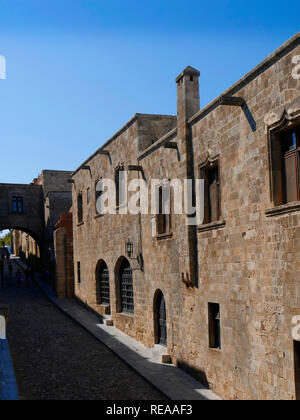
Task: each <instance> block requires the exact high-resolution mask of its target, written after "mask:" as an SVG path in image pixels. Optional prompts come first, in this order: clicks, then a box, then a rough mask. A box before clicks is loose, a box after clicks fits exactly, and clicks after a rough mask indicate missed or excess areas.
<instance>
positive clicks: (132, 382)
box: [0, 262, 164, 400]
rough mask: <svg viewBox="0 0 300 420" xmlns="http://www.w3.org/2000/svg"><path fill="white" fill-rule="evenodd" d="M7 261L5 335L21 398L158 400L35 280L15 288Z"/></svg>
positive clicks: (153, 391)
mask: <svg viewBox="0 0 300 420" xmlns="http://www.w3.org/2000/svg"><path fill="white" fill-rule="evenodd" d="M12 264H13V273H12V276H10V277H9V275H8V268H7V262H5V271H4V280H3V289H2V291H1V295H0V297H1V300H2V301H3V302H4V303H7V304H9V305H10V306H11V317H10V324H9V326H8V331H7V335H8V340H9V344H10V349H11V353H12V359H13V363H14V367H15V372H16V377H17V382H18V386H19V391H20V398H21V399H22V400H162V399H164V396H163V395H162V394H161V393H160V392H159V391H157V390H156V389H155V388H154V387H152V385H150V384H149V383H148V382H147V381H146V380H144V379H143V378H142V377H141V376H140V375H138V374H137V373H136V372H134V371H133V370H132V369H131V368H130V367H128V366H127V365H126V364H125V363H124V362H123V361H121V360H120V359H119V358H118V357H117V356H115V355H114V354H113V353H112V352H111V351H110V350H109V349H107V348H106V347H105V346H104V345H103V344H101V343H100V342H99V341H98V340H96V339H95V338H93V337H92V336H91V335H90V334H89V333H88V332H87V331H85V330H84V329H83V328H82V327H81V326H79V325H78V324H76V323H75V322H73V321H72V320H71V319H70V318H69V317H68V316H67V315H65V314H64V313H62V312H61V311H60V310H59V309H57V308H56V307H55V306H54V305H53V304H52V303H50V302H49V301H48V300H47V298H46V297H45V296H44V295H43V294H42V292H41V291H40V289H39V288H38V287H37V285H36V284H31V285H30V287H28V288H27V287H26V286H25V284H24V282H23V281H22V284H21V287H20V288H18V287H17V284H16V280H15V275H16V270H17V265H16V263H15V262H12Z"/></svg>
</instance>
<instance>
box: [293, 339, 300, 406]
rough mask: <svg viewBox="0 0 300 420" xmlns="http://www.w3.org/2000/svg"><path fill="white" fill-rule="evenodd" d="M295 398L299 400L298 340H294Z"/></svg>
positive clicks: (299, 344)
mask: <svg viewBox="0 0 300 420" xmlns="http://www.w3.org/2000/svg"><path fill="white" fill-rule="evenodd" d="M294 360H295V362H294V363H295V386H296V400H297V401H300V341H294Z"/></svg>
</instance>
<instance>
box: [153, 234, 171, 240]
mask: <svg viewBox="0 0 300 420" xmlns="http://www.w3.org/2000/svg"><path fill="white" fill-rule="evenodd" d="M171 238H173V233H162V234H160V235H156V239H157V240H158V241H164V240H166V239H171Z"/></svg>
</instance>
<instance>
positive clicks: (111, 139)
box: [71, 113, 176, 178]
mask: <svg viewBox="0 0 300 420" xmlns="http://www.w3.org/2000/svg"><path fill="white" fill-rule="evenodd" d="M151 117H153V118H159V117H164V118H165V117H170V118H176V116H175V115H161V114H139V113H137V114H135V115H134V116H133V117H132V118H131V119H130V120H129V121H128V122H127V123H126V124H125V125H123V127H122V128H120V130H118V131H117V132H116V133H115V134H114V135H113V136H112V137H111V138H110V139H109V140H107V141H106V142H105V143H104V144H103V145H102V146H101V147H99V149H97V150H96V152H95V153H93V154H92V155H91V156H90V157H89V158H87V159H86V160H85V161H84V162H83V163H82V164H81V165H80V166H79V167H78V168H77V169H76V170H75V171H74V172H72V174H71V178H73V176H74V175H76V174H77V172H79V171H80V169H81V168H82V167H83V166H85V165H86V164H87V163H88V162H90V161H91V160H92V159H93V158H94V157H95V156H97V154H98V153H99V152H100V151H101V150H104V149H105V148H106V147H107V146H109V145H110V144H111V143H112V142H113V141H114V140H116V139H117V138H118V137H119V136H120V135H121V134H123V133H124V132H125V131H126V130H128V128H130V127H131V126H132V125H133V124H134V123H135V122H136V121H137V120H138V119H139V118H151Z"/></svg>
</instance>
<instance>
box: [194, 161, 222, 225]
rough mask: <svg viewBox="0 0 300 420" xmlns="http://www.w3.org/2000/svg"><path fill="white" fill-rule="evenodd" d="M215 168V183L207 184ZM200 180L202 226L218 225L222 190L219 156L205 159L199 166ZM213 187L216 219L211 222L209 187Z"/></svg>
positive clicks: (220, 217) (220, 216)
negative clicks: (202, 192)
mask: <svg viewBox="0 0 300 420" xmlns="http://www.w3.org/2000/svg"><path fill="white" fill-rule="evenodd" d="M215 168H217V182H216V183H215V184H213V183H212V184H209V174H210V173H211V172H212V171H213V170H214V169H215ZM199 175H200V179H203V180H204V220H203V223H202V225H209V224H212V223H218V222H220V221H221V219H222V194H221V192H222V188H221V170H220V159H219V156H217V157H215V158H214V159H207V160H206V162H205V163H204V164H202V165H199ZM211 185H215V186H216V188H217V204H216V208H217V217H216V219H215V220H213V215H212V209H211V196H210V186H211Z"/></svg>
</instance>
